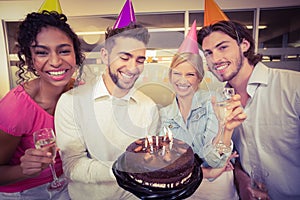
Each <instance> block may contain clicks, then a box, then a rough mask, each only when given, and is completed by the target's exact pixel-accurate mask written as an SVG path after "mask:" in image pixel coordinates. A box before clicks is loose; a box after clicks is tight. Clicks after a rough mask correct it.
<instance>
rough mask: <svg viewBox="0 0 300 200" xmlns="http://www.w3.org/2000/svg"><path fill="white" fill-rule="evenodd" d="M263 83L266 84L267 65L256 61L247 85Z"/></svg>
mask: <svg viewBox="0 0 300 200" xmlns="http://www.w3.org/2000/svg"><path fill="white" fill-rule="evenodd" d="M251 84H263V85H268V67H266V66H265V65H264V64H262V63H261V62H259V63H257V64H256V65H255V67H254V69H253V72H252V74H251V76H250V79H249V81H248V85H251Z"/></svg>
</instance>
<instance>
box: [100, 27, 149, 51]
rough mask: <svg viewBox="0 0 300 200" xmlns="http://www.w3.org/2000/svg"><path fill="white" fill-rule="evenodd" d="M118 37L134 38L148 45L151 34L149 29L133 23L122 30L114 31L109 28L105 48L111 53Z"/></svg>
mask: <svg viewBox="0 0 300 200" xmlns="http://www.w3.org/2000/svg"><path fill="white" fill-rule="evenodd" d="M117 37H129V38H134V39H137V40H139V41H141V42H143V43H144V44H145V45H147V44H148V42H149V38H150V34H149V32H148V29H147V28H145V27H144V26H143V25H141V24H137V23H135V22H131V23H130V24H129V25H128V26H125V27H122V28H116V29H113V28H109V27H108V28H107V29H106V33H105V48H106V50H107V51H108V52H109V53H110V52H111V50H112V48H113V47H114V45H115V38H117Z"/></svg>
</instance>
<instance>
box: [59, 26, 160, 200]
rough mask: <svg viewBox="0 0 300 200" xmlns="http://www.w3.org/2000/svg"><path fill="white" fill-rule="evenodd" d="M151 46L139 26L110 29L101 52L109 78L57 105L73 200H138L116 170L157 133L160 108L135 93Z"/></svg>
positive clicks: (90, 83) (77, 90)
mask: <svg viewBox="0 0 300 200" xmlns="http://www.w3.org/2000/svg"><path fill="white" fill-rule="evenodd" d="M148 40H149V33H148V30H147V29H146V28H144V27H142V26H141V25H137V24H135V23H131V24H130V25H128V26H126V27H123V28H116V29H109V30H108V31H107V33H106V41H105V46H104V48H102V49H101V52H100V53H101V57H102V60H103V62H104V63H105V64H106V70H105V72H104V73H103V74H102V75H100V76H99V77H97V78H95V79H94V80H87V82H86V84H84V85H81V86H79V87H78V88H75V89H74V90H72V91H71V92H68V93H66V94H64V95H63V96H62V97H61V98H60V100H59V102H58V104H57V108H56V113H55V127H56V133H57V145H58V147H59V148H60V153H61V157H62V160H63V169H64V173H65V175H66V176H67V177H68V178H69V179H70V183H69V186H68V188H69V193H70V196H71V198H72V199H134V198H136V197H135V196H134V195H132V194H131V193H129V192H126V191H125V190H123V189H122V188H121V187H119V186H118V184H117V182H116V179H115V177H114V175H113V174H112V164H113V163H114V161H115V160H116V159H117V158H118V157H119V156H120V155H121V154H122V153H123V152H124V151H125V149H126V147H127V146H128V145H129V144H130V143H131V142H133V141H134V140H136V139H137V138H141V137H145V136H146V135H147V134H148V135H154V134H156V131H157V124H158V121H159V117H158V110H157V107H156V104H155V103H154V102H153V101H152V100H151V99H150V98H149V97H147V96H145V95H144V94H143V93H141V92H140V91H137V90H135V89H134V87H133V86H134V83H135V81H136V80H137V79H138V77H139V76H140V74H141V73H142V72H143V69H144V61H145V59H146V58H145V52H146V45H147V43H148Z"/></svg>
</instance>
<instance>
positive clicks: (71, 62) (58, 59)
mask: <svg viewBox="0 0 300 200" xmlns="http://www.w3.org/2000/svg"><path fill="white" fill-rule="evenodd" d="M36 42H37V43H35V42H34V43H33V44H32V46H31V48H30V51H31V55H32V62H33V66H34V68H35V69H36V71H37V73H38V74H39V76H40V80H41V81H42V82H44V83H47V84H50V85H53V86H57V87H64V86H65V85H67V84H68V82H69V81H70V79H71V77H72V75H73V73H74V72H75V70H76V58H75V53H74V47H73V43H72V40H71V39H70V38H69V37H68V36H67V35H66V34H65V33H64V32H62V31H61V30H59V29H57V28H55V27H50V26H48V27H46V28H42V29H41V31H40V33H39V34H38V35H37V37H36Z"/></svg>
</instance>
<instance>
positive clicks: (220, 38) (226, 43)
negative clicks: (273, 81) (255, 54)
mask: <svg viewBox="0 0 300 200" xmlns="http://www.w3.org/2000/svg"><path fill="white" fill-rule="evenodd" d="M243 43H244V42H242V43H241V44H242V45H243ZM202 48H203V51H204V55H205V58H206V61H207V65H208V67H209V70H210V71H211V72H212V73H214V74H215V76H216V77H217V78H218V79H219V80H220V81H229V80H231V79H232V78H234V77H235V76H236V74H237V73H238V72H239V70H240V69H241V67H242V66H243V62H244V56H243V51H242V49H241V48H240V46H239V45H238V44H237V42H236V40H234V39H232V38H231V37H230V36H228V35H227V34H225V33H223V32H221V31H215V32H212V33H211V34H210V35H208V36H206V37H205V38H204V39H203V42H202ZM245 49H246V48H245ZM246 50H247V49H246ZM244 51H245V50H244Z"/></svg>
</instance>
